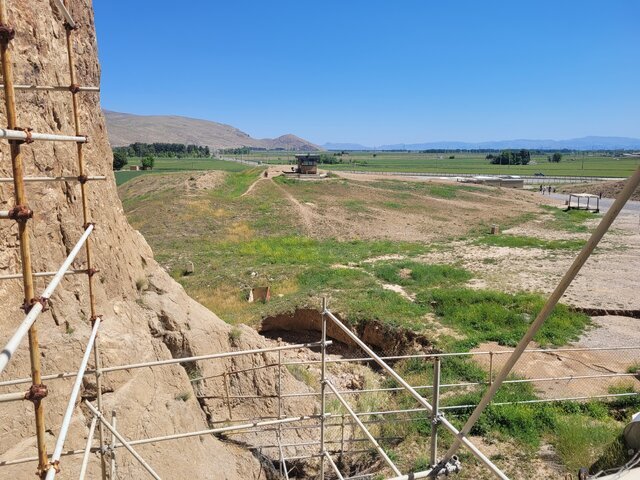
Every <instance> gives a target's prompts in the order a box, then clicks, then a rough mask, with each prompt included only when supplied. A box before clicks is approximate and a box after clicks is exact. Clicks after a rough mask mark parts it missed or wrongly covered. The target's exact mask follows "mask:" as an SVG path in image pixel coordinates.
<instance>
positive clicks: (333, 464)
mask: <svg viewBox="0 0 640 480" xmlns="http://www.w3.org/2000/svg"><path fill="white" fill-rule="evenodd" d="M323 453H324V456H325V457H327V460H329V465H331V468H333V471H334V472H335V473H336V475H337V476H338V478H339V479H340V480H344V477H343V476H342V474H341V473H340V470H339V469H338V466H337V465H336V463H335V462H334V461H333V458H331V455H329V452H327V451H326V450H325V451H324V452H323Z"/></svg>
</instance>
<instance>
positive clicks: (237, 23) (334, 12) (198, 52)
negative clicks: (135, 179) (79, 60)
mask: <svg viewBox="0 0 640 480" xmlns="http://www.w3.org/2000/svg"><path fill="white" fill-rule="evenodd" d="M94 8H95V13H96V28H97V32H98V47H99V55H100V61H101V63H102V105H103V107H104V108H107V109H110V110H116V111H121V112H129V113H137V114H175V115H184V116H190V117H195V118H204V119H208V120H214V121H218V122H223V123H228V124H231V125H233V126H235V127H238V128H240V129H241V130H243V131H245V132H247V133H249V134H250V135H252V136H254V137H259V138H262V137H274V136H278V135H281V134H284V133H294V134H296V135H299V136H301V137H304V138H306V139H308V140H311V141H313V142H316V143H320V144H322V143H324V142H357V143H362V144H365V145H370V146H375V145H382V144H389V143H417V142H425V141H439V140H461V141H483V140H503V139H514V138H551V139H564V138H572V137H580V136H585V135H611V136H631V137H640V95H639V88H638V82H639V79H640V61H639V60H640V55H639V54H638V47H639V46H640V28H638V23H637V22H638V19H639V18H640V2H638V1H635V0H609V1H591V0H581V1H577V0H554V1H547V0H535V1H521V0H504V1H492V0H487V1H477V0H476V1H473V0H465V1H462V0H440V1H436V0H429V1H427V0H415V1H414V0H396V1H391V0H366V1H364V0H322V1H315V2H312V1H306V0H289V1H279V0H274V1H269V0H261V1H246V0H233V1H221V0H218V1H208V0H192V1H190V2H170V1H166V0H153V1H151V0H126V1H125V0H94Z"/></svg>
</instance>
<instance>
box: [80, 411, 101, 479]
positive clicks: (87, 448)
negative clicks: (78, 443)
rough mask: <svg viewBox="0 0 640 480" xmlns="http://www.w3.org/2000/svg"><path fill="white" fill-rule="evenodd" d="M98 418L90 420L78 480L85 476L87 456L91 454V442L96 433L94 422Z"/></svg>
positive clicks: (87, 463)
mask: <svg viewBox="0 0 640 480" xmlns="http://www.w3.org/2000/svg"><path fill="white" fill-rule="evenodd" d="M97 421H98V417H95V416H94V417H93V418H92V419H91V425H90V426H89V435H87V445H86V446H85V447H84V455H82V465H81V467H80V475H79V477H78V480H84V476H85V475H86V474H87V466H88V465H89V455H90V454H91V442H92V441H93V435H94V433H95V431H96V422H97Z"/></svg>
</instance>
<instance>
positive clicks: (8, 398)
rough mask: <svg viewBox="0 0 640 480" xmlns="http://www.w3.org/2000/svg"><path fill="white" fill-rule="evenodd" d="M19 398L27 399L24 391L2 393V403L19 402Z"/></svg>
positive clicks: (0, 398)
mask: <svg viewBox="0 0 640 480" xmlns="http://www.w3.org/2000/svg"><path fill="white" fill-rule="evenodd" d="M19 400H25V393H24V392H15V393H5V394H3V395H0V403H6V402H17V401H19Z"/></svg>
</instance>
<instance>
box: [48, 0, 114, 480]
mask: <svg viewBox="0 0 640 480" xmlns="http://www.w3.org/2000/svg"><path fill="white" fill-rule="evenodd" d="M57 3H58V4H59V7H60V8H61V9H62V10H63V13H64V15H65V19H66V21H65V24H64V27H65V31H66V41H67V60H68V63H69V80H70V86H69V91H70V92H71V102H72V110H73V123H74V128H75V134H76V136H81V135H80V131H81V128H80V111H79V107H78V93H79V92H80V89H79V85H78V82H77V79H76V67H75V60H74V54H73V32H74V31H75V30H76V29H77V28H78V24H77V23H75V22H74V21H73V19H72V18H71V15H70V13H69V11H68V5H67V3H68V2H67V1H66V0H65V1H64V2H57ZM83 145H84V143H83V142H77V143H76V155H77V159H78V178H86V174H85V165H84V152H83V149H82V147H83ZM80 198H81V201H82V219H83V221H84V225H85V226H86V225H88V224H89V223H90V221H91V219H90V215H89V206H88V198H87V185H86V181H81V182H80ZM85 253H86V256H87V263H86V264H87V272H88V274H87V279H88V283H89V305H90V309H91V322H92V323H93V322H95V321H96V319H97V318H98V316H99V315H98V314H97V313H96V301H95V294H94V288H93V287H94V285H93V276H94V274H95V270H94V268H93V263H92V257H91V244H90V242H89V241H87V243H86V244H85ZM93 357H94V363H95V372H96V373H95V375H96V403H97V407H98V411H99V412H100V413H102V411H103V408H102V372H101V371H100V369H101V367H102V363H101V358H100V346H99V339H98V338H96V340H95V344H94V348H93ZM98 441H99V442H100V467H101V472H102V480H106V479H107V471H108V469H107V459H106V456H105V450H106V449H105V443H104V441H105V431H104V424H103V423H102V422H99V423H98Z"/></svg>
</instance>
